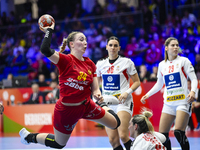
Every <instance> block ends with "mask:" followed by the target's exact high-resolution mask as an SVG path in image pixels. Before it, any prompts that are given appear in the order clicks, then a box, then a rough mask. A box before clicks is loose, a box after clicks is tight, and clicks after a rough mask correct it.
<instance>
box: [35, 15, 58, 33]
mask: <svg viewBox="0 0 200 150" xmlns="http://www.w3.org/2000/svg"><path fill="white" fill-rule="evenodd" d="M52 22H54V23H55V20H54V18H53V17H52V16H51V15H48V14H45V15H42V16H41V17H40V18H39V20H38V25H39V27H40V29H41V27H48V26H51V25H52ZM41 30H42V29H41Z"/></svg>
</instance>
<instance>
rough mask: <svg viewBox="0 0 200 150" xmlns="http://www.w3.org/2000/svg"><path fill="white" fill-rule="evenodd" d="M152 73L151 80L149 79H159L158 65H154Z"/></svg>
mask: <svg viewBox="0 0 200 150" xmlns="http://www.w3.org/2000/svg"><path fill="white" fill-rule="evenodd" d="M152 70H153V71H152V73H151V74H150V77H149V80H148V81H157V73H158V67H157V66H154V67H153V68H152Z"/></svg>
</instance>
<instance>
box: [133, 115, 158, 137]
mask: <svg viewBox="0 0 200 150" xmlns="http://www.w3.org/2000/svg"><path fill="white" fill-rule="evenodd" d="M151 116H153V114H152V112H150V111H144V112H143V113H142V114H139V115H135V116H133V118H132V122H133V125H134V124H137V125H138V129H137V130H138V134H141V133H146V132H149V131H150V132H153V131H154V128H153V125H152V124H151V122H150V121H149V118H151Z"/></svg>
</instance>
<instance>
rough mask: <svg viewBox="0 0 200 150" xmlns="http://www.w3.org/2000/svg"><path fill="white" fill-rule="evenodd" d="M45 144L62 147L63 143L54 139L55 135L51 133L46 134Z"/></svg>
mask: <svg viewBox="0 0 200 150" xmlns="http://www.w3.org/2000/svg"><path fill="white" fill-rule="evenodd" d="M45 145H46V146H49V147H51V148H57V149H62V148H63V147H65V145H60V144H58V143H57V142H56V141H55V137H54V135H53V134H48V135H47V137H46V139H45Z"/></svg>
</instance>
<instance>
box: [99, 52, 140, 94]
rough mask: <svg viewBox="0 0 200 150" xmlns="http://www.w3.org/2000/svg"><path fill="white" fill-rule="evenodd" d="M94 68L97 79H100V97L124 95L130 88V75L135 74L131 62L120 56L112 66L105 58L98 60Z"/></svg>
mask: <svg viewBox="0 0 200 150" xmlns="http://www.w3.org/2000/svg"><path fill="white" fill-rule="evenodd" d="M96 66H97V71H96V72H97V77H102V95H114V96H115V95H118V94H122V93H124V92H125V91H126V90H127V89H128V88H129V87H130V75H134V74H136V73H137V70H136V68H135V65H134V63H133V61H132V60H131V59H129V58H126V57H121V56H119V58H118V59H117V60H116V61H115V62H114V63H113V64H110V63H109V58H105V59H102V60H99V61H98V62H97V64H96ZM130 95H131V94H130Z"/></svg>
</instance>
